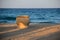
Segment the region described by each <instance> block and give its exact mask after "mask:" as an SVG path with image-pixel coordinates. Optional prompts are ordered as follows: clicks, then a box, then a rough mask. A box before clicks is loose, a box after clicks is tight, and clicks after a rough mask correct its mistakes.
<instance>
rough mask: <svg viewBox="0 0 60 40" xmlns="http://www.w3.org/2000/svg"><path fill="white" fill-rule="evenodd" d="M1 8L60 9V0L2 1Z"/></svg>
mask: <svg viewBox="0 0 60 40" xmlns="http://www.w3.org/2000/svg"><path fill="white" fill-rule="evenodd" d="M0 8H60V0H0Z"/></svg>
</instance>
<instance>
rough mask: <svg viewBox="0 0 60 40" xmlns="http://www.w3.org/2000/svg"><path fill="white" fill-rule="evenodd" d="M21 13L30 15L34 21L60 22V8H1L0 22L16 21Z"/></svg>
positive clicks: (31, 20)
mask: <svg viewBox="0 0 60 40" xmlns="http://www.w3.org/2000/svg"><path fill="white" fill-rule="evenodd" d="M20 15H29V16H30V22H33V23H34V22H39V23H60V8H0V23H16V17H17V16H20Z"/></svg>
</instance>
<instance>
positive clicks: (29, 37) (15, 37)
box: [0, 23, 60, 40]
mask: <svg viewBox="0 0 60 40" xmlns="http://www.w3.org/2000/svg"><path fill="white" fill-rule="evenodd" d="M17 27H18V26H17V25H16V24H0V40H60V24H52V23H30V24H29V26H28V28H27V29H24V30H20V29H17Z"/></svg>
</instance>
